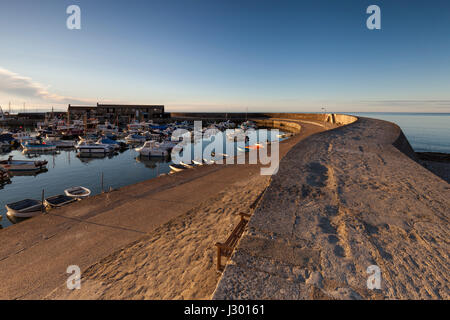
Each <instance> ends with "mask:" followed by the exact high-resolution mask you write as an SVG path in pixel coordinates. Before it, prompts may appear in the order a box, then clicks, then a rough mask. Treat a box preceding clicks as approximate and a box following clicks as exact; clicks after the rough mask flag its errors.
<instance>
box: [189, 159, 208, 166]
mask: <svg viewBox="0 0 450 320" xmlns="http://www.w3.org/2000/svg"><path fill="white" fill-rule="evenodd" d="M192 163H193V164H196V165H198V166H202V165H204V164H205V162H203V161H198V160H195V159H194V160H192Z"/></svg>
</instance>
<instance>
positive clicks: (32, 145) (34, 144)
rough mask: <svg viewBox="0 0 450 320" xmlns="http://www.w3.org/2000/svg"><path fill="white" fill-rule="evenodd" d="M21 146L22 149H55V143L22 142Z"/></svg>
mask: <svg viewBox="0 0 450 320" xmlns="http://www.w3.org/2000/svg"><path fill="white" fill-rule="evenodd" d="M22 148H23V150H24V151H38V152H39V151H53V150H56V145H54V144H47V143H45V142H37V141H35V142H30V141H27V142H22Z"/></svg>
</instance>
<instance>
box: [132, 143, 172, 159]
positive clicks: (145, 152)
mask: <svg viewBox="0 0 450 320" xmlns="http://www.w3.org/2000/svg"><path fill="white" fill-rule="evenodd" d="M135 150H136V151H137V152H139V154H140V155H141V156H147V157H167V156H168V155H169V150H170V146H169V145H165V144H164V143H159V142H156V141H146V142H145V143H144V145H143V146H142V147H140V148H136V149H135Z"/></svg>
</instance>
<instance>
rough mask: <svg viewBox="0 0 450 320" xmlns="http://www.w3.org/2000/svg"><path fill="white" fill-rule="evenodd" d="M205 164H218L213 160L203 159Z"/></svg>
mask: <svg viewBox="0 0 450 320" xmlns="http://www.w3.org/2000/svg"><path fill="white" fill-rule="evenodd" d="M203 163H205V164H215V163H216V162H215V161H214V160H211V159H203Z"/></svg>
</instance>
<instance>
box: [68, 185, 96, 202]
mask: <svg viewBox="0 0 450 320" xmlns="http://www.w3.org/2000/svg"><path fill="white" fill-rule="evenodd" d="M64 194H65V195H66V196H68V197H72V198H77V199H83V198H86V197H89V196H90V194H91V190H89V189H88V188H85V187H81V186H77V187H71V188H69V189H66V190H64Z"/></svg>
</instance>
